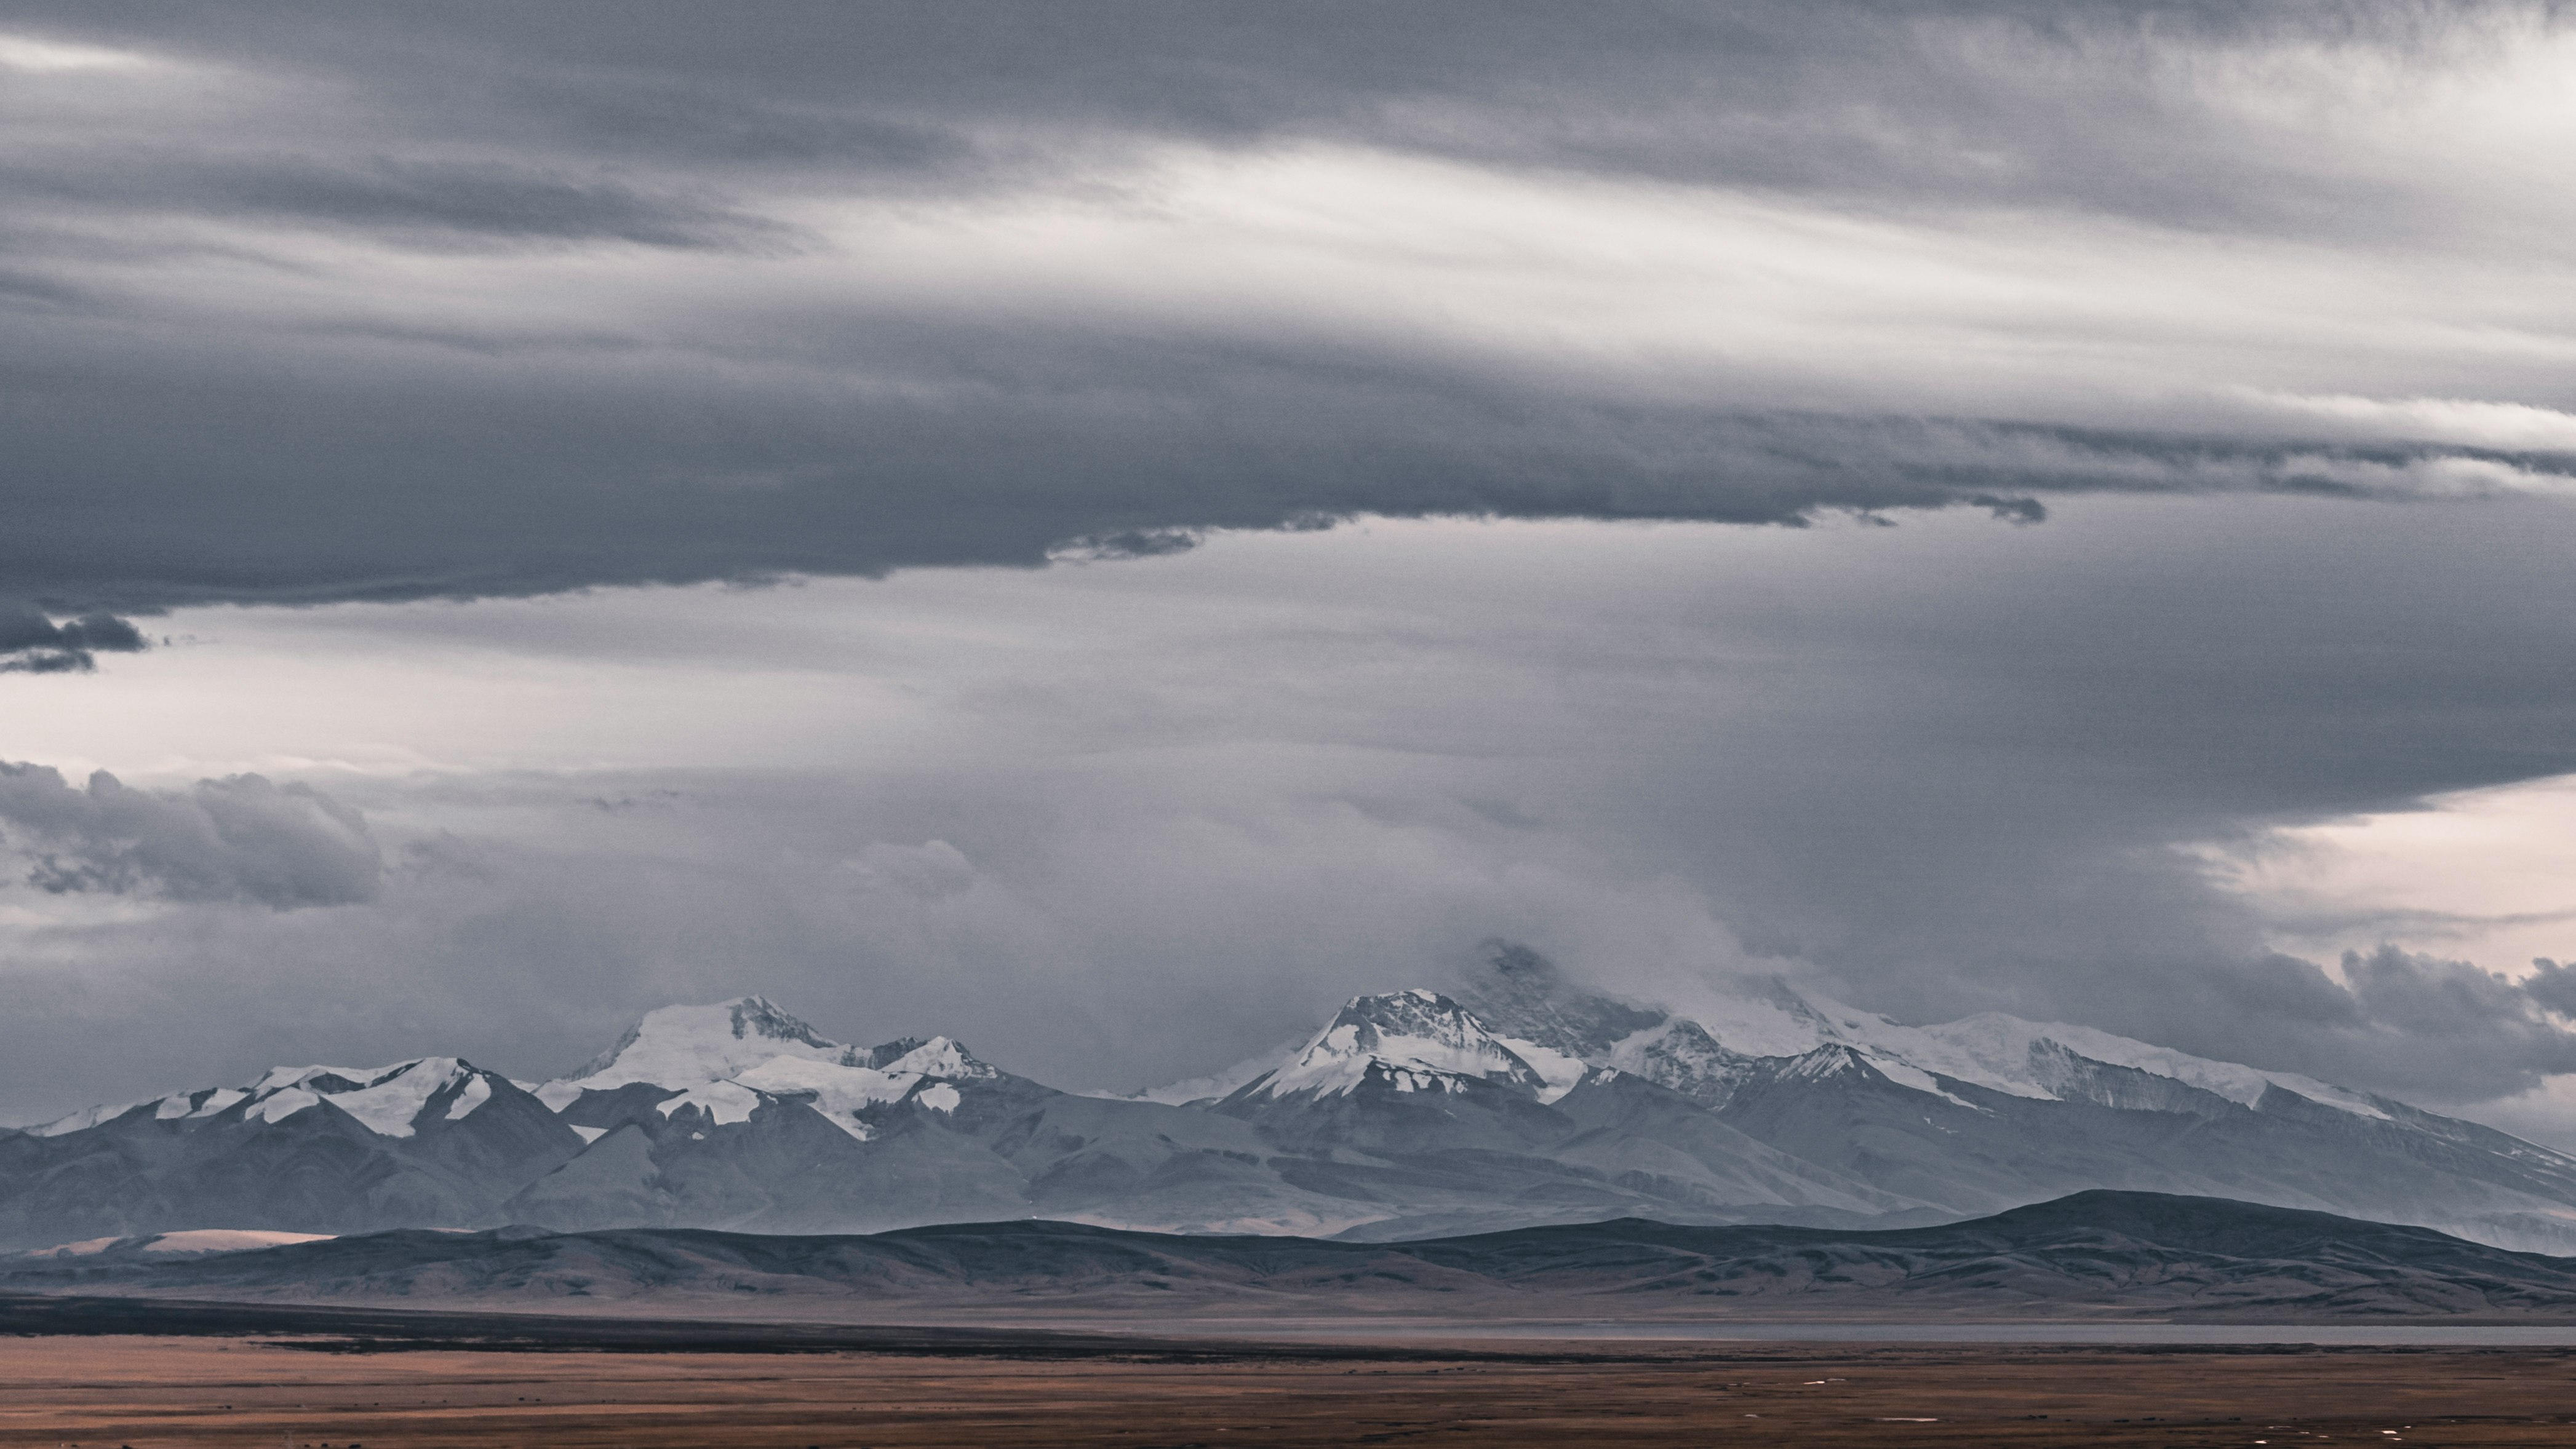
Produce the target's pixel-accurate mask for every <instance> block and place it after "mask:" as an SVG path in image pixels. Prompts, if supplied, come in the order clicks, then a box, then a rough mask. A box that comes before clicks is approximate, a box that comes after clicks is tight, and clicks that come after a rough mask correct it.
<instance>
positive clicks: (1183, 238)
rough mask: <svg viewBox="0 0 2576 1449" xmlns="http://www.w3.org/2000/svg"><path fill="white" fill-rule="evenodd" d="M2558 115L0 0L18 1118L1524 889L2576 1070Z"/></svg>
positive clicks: (2425, 65)
mask: <svg viewBox="0 0 2576 1449" xmlns="http://www.w3.org/2000/svg"><path fill="white" fill-rule="evenodd" d="M2570 155H2576V16H2571V15H2569V14H2566V13H2564V12H2561V11H2560V10H2558V9H2557V8H2555V7H2550V6H2538V5H2477V6H2471V5H2455V6H2444V5H2426V4H2417V3H2408V4H2389V5H2369V4H2355V5H2324V4H2316V5H2310V4H2278V5H2257V6H2247V5H2240V4H2223V5H2221V4H2213V5H2208V6H2205V7H2193V6H2187V5H2181V6H2166V7H2144V6H2131V5H2120V4H2093V5H2087V4H2064V3H2047V4H2040V3H2031V4H2010V3H2001V4H1995V5H1989V6H1972V5H1960V6H1947V5H1935V4H1922V5H1912V4H1892V3H1891V4H1861V3H1854V4H1847V5H1818V4H1815V3H1812V0H1804V3H1782V4H1777V5H1771V4H1764V3H1759V0H1755V3H1736V4H1725V5H1708V6H1698V5H1691V4H1684V3H1655V4H1635V5H1630V4H1623V3H1618V0H1600V3H1592V4H1586V5H1582V6H1564V5H1544V6H1540V5H1533V6H1517V5H1513V4H1510V3H1497V0H1477V3H1474V4H1463V3H1462V4H1454V5H1452V4H1441V3H1421V4H1410V5H1393V6H1391V5H1383V4H1347V5H1345V4H1324V3H1318V4H1296V3H1289V4H1281V3H1276V0H1272V3H1263V4H1257V5H1253V4H1247V5H1229V4H1211V3H1205V0H1191V3H1173V4H1168V5H1164V4H1127V3H1099V4H1072V5H1068V4H1063V3H1032V4H1027V5H1013V4H1006V3H989V4H981V5H974V6H962V7H961V6H957V5H951V4H922V5H893V4H880V5H871V4H857V5H853V4H842V3H834V4H813V5H799V4H750V5H744V6H723V7H717V6H706V5H696V4H692V5H668V6H664V5H649V4H637V3H619V4H614V5H607V4H601V5H582V4H571V3H567V4H556V5H548V6H543V7H527V6H521V5H506V4H497V3H496V4H491V5H471V4H423V3H407V4H400V5H393V4H388V5H365V4H331V5H321V4H313V5H273V4H264V3H259V0H244V3H240V4H234V5H228V6H224V7H221V8H219V9H209V8H203V7H199V8H187V7H177V6H166V5H126V4H118V3H113V0H84V3H79V4H64V5H59V6H56V5H48V4H43V3H22V4H16V5H12V6H10V7H8V9H7V12H6V16H5V18H0V440H5V444H6V446H5V450H4V451H0V508H5V513H0V524H5V526H0V761H5V762H9V763H6V764H0V855H5V857H6V858H5V859H0V992H5V993H6V995H7V997H8V999H9V1001H10V1003H11V1005H10V1009H9V1010H7V1011H6V1012H0V1120H29V1119H37V1118H42V1117H45V1116H49V1115H52V1114H55V1113H58V1112H60V1111H64V1110H68V1109H70V1108H73V1107H76V1106H80V1105H83V1104H85V1103H88V1102H91V1101H95V1100H100V1099H115V1098H127V1097H136V1096H142V1095H145V1094H148V1093H151V1092H155V1091H160V1090H166V1089H170V1088H174V1087H181V1086H194V1085H207V1084H212V1083H214V1082H218V1081H226V1080H232V1079H236V1078H242V1077H246V1076H248V1075H249V1074H251V1073H253V1072H255V1071H256V1070H258V1069H260V1068H262V1067H264V1066H266V1065H268V1064H270V1063H272V1062H280V1061H296V1062H305V1061H312V1060H331V1059H337V1060H343V1061H349V1062H359V1061H374V1060H390V1059H395V1058H399V1057H401V1056H405V1055H414V1054H419V1053H422V1052H427V1051H440V1052H461V1053H463V1054H465V1055H467V1056H469V1057H472V1058H474V1059H475V1060H476V1061H478V1062H480V1063H482V1064H485V1065H489V1066H494V1067H498V1068H502V1069H505V1070H508V1071H511V1072H513V1073H516V1074H518V1075H521V1076H541V1075H550V1074H552V1073H555V1072H558V1071H561V1070H563V1069H566V1068H568V1067H570V1066H572V1065H574V1064H576V1063H577V1062H579V1061H580V1060H582V1059H584V1058H586V1057H587V1056H589V1055H590V1054H592V1053H593V1052H595V1051H596V1050H598V1049H599V1048H600V1047H601V1046H603V1045H605V1044H606V1041H607V1040H608V1039H610V1038H612V1037H613V1036H614V1034H615V1032H616V1031H617V1030H618V1029H619V1027H620V1026H621V1025H622V1024H623V1023H624V1022H625V1021H626V1020H628V1019H630V1018H631V1017H632V1016H633V1015H634V1014H635V1013H637V1012H639V1011H641V1010H644V1009H647V1008H650V1007H652V1006H656V1005H660V1004H664V1003H666V1002H669V1001H674V1000H686V999H697V1000H705V999H716V998H720V997H725V996H731V995H736V994H741V993H744V992H750V991H761V992H766V993H767V994H769V995H771V996H773V997H775V998H776V999H778V1000H779V1001H780V1002H781V1004H783V1005H785V1006H787V1007H788V1008H789V1009H791V1010H794V1011H797V1012H799V1013H800V1014H803V1015H806V1016H808V1017H810V1018H811V1019H813V1020H814V1021H815V1022H816V1024H817V1025H818V1026H820V1027H822V1028H823V1029H824V1030H825V1031H827V1032H830V1033H832V1034H834V1035H836V1036H840V1037H844V1038H851V1039H860V1040H868V1041H874V1040H879V1039H883V1038H887V1037H892V1036H895V1035H898V1034H904V1033H917V1032H928V1031H947V1032H951V1033H953V1034H956V1035H958V1036H960V1037H962V1038H964V1039H965V1040H966V1041H967V1042H968V1044H969V1045H970V1046H972V1047H973V1048H975V1049H976V1050H977V1051H979V1052H980V1053H982V1054H984V1055H986V1056H987V1057H989V1058H992V1059H994V1060H996V1061H998V1062H1000V1063H1001V1064H1003V1065H1005V1066H1007V1067H1010V1068H1012V1069H1014V1070H1017V1071H1021V1072H1024V1073H1026V1074H1028V1075H1032V1076H1036V1077H1038V1078H1040V1079H1041V1080H1046V1081H1049V1082H1052V1083H1055V1084H1057V1085H1060V1086H1066V1087H1072V1088H1098V1087H1109V1088H1122V1089H1123V1088H1132V1087H1136V1086H1139V1085H1143V1084H1145V1083H1147V1082H1149V1081H1154V1080H1158V1079H1165V1078H1171V1077H1178V1076H1187V1075H1194V1074H1197V1073H1200V1072H1204V1071H1207V1070H1210V1069H1213V1068H1216V1067H1219V1066H1222V1065H1224V1064H1225V1063H1226V1062H1227V1061H1229V1060H1231V1059H1233V1058H1235V1057H1238V1056H1241V1055H1243V1054H1245V1053H1247V1052H1250V1051H1252V1050H1255V1049H1258V1048H1261V1047H1265V1046H1268V1045H1270V1044H1272V1043H1273V1042H1275V1041H1277V1040H1279V1039H1281V1038H1283V1037H1285V1036H1288V1035H1290V1034H1292V1033H1294V1032H1295V1031H1297V1030H1298V1029H1300V1028H1301V1027H1304V1026H1306V1025H1308V1024H1310V1023H1311V1022H1313V1021H1314V1020H1316V1019H1317V1018H1318V1017H1320V1016H1321V1015H1323V1014H1325V1013H1327V1012H1329V1010H1330V1009H1331V1007H1332V1006H1333V1004H1334V1003H1335V1001H1336V1000H1337V999H1338V998H1339V997H1341V996H1343V995H1347V994H1349V993H1351V992H1354V991H1361V990H1375V989H1389V988H1393V987H1397V986H1402V985H1407V984H1412V983H1414V982H1417V981H1422V980H1432V979H1436V978H1437V977H1438V976H1439V975H1440V974H1441V973H1443V972H1445V971H1447V970H1448V969H1450V968H1451V967H1452V966H1453V965H1454V964H1455V963H1456V962H1457V961H1459V960H1460V959H1462V958H1464V956H1465V955H1466V954H1467V953H1468V952H1470V951H1471V950H1472V949H1473V948H1474V947H1475V945H1476V943H1477V942H1478V941H1480V940H1482V939H1484V938H1487V937H1493V936H1503V937H1510V938H1513V939H1518V940H1524V941H1527V942H1529V943H1530V944H1532V945H1534V946H1536V947H1538V948H1539V949H1541V950H1544V951H1547V952H1549V953H1550V954H1552V955H1554V956H1556V957H1557V958H1559V959H1560V960H1561V961H1563V962H1564V963H1565V964H1566V965H1567V966H1568V967H1569V968H1571V969H1573V970H1575V971H1576V972H1578V973H1579V974H1582V975H1586V976H1589V977H1591V978H1592V979H1594V980H1597V981H1600V982H1603V983H1605V984H1607V985H1609V986H1612V987H1614V988H1617V989H1620V990H1624V991H1628V992H1631V993H1635V994H1639V995H1643V996H1650V997H1654V998H1657V999H1662V1000H1668V1001H1681V1002H1686V1001H1687V1000H1688V999H1690V998H1691V997H1692V995H1693V994H1694V993H1697V992H1701V991H1705V990H1707V989H1710V985H1711V983H1717V982H1723V981H1726V980H1729V979H1733V978H1735V977H1739V976H1743V975H1746V974H1752V975H1766V974H1780V975H1784V976H1786V977H1788V978H1789V979H1791V980H1793V981H1795V982H1797V983H1799V984H1800V985H1802V986H1804V987H1806V988H1808V989H1812V990H1817V991H1821V992H1824V993H1827V994H1830V995H1834V996H1836V997H1839V998H1841V999H1844V1000H1846V1001H1849V1002H1851V1003H1852V1004H1854V1005H1858V1006H1861V1007H1865V1008H1869V1009H1873V1010H1880V1011H1886V1012H1889V1013H1892V1014H1895V1015H1897V1016H1899V1017H1902V1018H1905V1019H1908V1020H1934V1019H1946V1018H1948V1017H1953V1016H1957V1015H1960V1014H1964V1013H1967V1012H1972V1011H1980V1010H2008V1011H2012V1012H2015V1013H2017V1014H2020V1015H2024V1016H2029V1017H2035V1018H2041V1019H2055V1020H2069V1021H2076V1022H2081V1023H2085V1024H2088V1025H2093V1026H2098V1027H2103V1028H2107V1029H2110V1030H2114V1031H2120V1032H2125V1033H2128V1034H2131V1035H2137V1036H2143V1037H2147V1038H2150V1039H2152V1040H2156V1041H2159V1042H2164V1043H2168V1044H2171V1045H2175V1046H2179V1047H2183V1048H2186V1049H2189V1050H2193V1051H2198V1052H2203V1053H2206V1054H2210V1055H2216V1056H2222V1057H2227V1058H2230V1059H2235V1060H2244V1061H2250V1062H2255V1063H2257V1064H2260V1065H2264V1066H2271V1067H2281V1068H2289V1069H2295V1070H2301V1071H2307V1072H2311V1073H2315V1074H2317V1075H2320V1076H2324V1077H2328V1078H2330V1079H2333V1080H2337V1081H2341V1082H2345V1083H2349V1084H2351V1085H2354V1086H2359V1087H2365V1088H2370V1089H2375V1090H2381V1091H2387V1092H2390V1093H2393V1094H2396V1095H2399V1096H2403V1097H2406V1098H2408V1099H2410V1100H2415V1101H2419V1102H2423V1103H2425V1104H2427V1105H2431V1106H2436V1107H2440V1108H2445V1109H2449V1110H2456V1111H2463V1112H2467V1113H2469V1114H2471V1115H2476V1116H2479V1117H2481V1118H2483V1119H2485V1120H2491V1121H2496V1122H2498V1123H2500V1124H2503V1125H2507V1126H2509V1127H2511V1128H2513V1129H2514V1130H2518V1131H2523V1132H2526V1133H2529V1134H2532V1135H2535V1136H2539V1137H2542V1138H2544V1139H2547V1140H2550V1141H2553V1142H2560V1143H2569V1142H2576V1076H2570V1075H2569V1074H2571V1073H2576V1032H2571V1030H2570V1017H2569V1015H2568V1014H2567V1013H2568V1012H2570V1011H2576V974H2570V973H2569V972H2568V971H2567V970H2566V969H2564V968H2561V967H2559V966H2557V965H2556V964H2554V963H2556V962H2559V961H2569V962H2576V890H2571V889H2570V888H2569V887H2568V886H2567V885H2566V882H2568V881H2569V880H2571V879H2576V844H2571V842H2576V571H2571V570H2570V568H2569V567H2568V561H2569V559H2570V558H2571V557H2576V187H2570V186H2569V185H2568V184H2567V162H2566V158H2567V157H2568V156H2570ZM97 772H106V773H105V774H103V775H102V774H100V773H97ZM2544 959H2545V961H2546V962H2547V963H2550V964H2536V962H2537V961H2541V960H2544Z"/></svg>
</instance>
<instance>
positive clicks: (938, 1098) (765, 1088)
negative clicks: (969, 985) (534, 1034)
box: [537, 996, 1001, 1141]
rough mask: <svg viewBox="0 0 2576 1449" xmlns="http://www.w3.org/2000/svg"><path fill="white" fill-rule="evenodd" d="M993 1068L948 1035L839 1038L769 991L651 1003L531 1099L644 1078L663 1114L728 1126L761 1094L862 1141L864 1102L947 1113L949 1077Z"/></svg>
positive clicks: (952, 1091) (952, 1090)
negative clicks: (860, 1041) (866, 1040)
mask: <svg viewBox="0 0 2576 1449" xmlns="http://www.w3.org/2000/svg"><path fill="white" fill-rule="evenodd" d="M1000 1075H1001V1073H1000V1072H999V1071H997V1070H995V1069H994V1068H993V1067H991V1066H988V1065H986V1064H985V1063H983V1062H981V1061H979V1060H977V1059H976V1057H975V1055H974V1054H973V1053H971V1052H969V1051H967V1050H966V1048H965V1047H964V1046H963V1045H961V1044H959V1043H958V1042H957V1041H956V1040H955V1039H954V1038H951V1037H945V1036H934V1037H904V1038H902V1039H900V1040H897V1041H890V1042H886V1043H884V1044H883V1045H881V1046H875V1047H853V1046H845V1045H843V1044H841V1043H840V1042H836V1041H832V1040H830V1039H829V1038H827V1037H825V1036H823V1035H822V1034H821V1033H819V1032H817V1031H815V1030H814V1028H812V1027H811V1026H808V1025H806V1024H805V1023H804V1022H802V1021H799V1020H798V1019H797V1018H795V1017H793V1016H790V1015H789V1014H787V1013H786V1012H785V1011H782V1010H780V1009H779V1008H778V1006H777V1005H776V1004H775V1003H773V1002H771V1001H770V1000H769V999H768V998H767V997H763V996H744V997H738V998H736V999H734V1000H732V1001H720V1002H716V1003H714V1004H712V1005H707V1006H666V1007H663V1008H662V1009H660V1010H658V1011H654V1012H649V1013H647V1014H646V1015H645V1017H644V1019H643V1020H642V1021H640V1022H637V1023H636V1024H635V1025H634V1027H632V1028H631V1029H629V1030H628V1031H627V1033H626V1035H625V1037H624V1038H622V1039H621V1040H620V1041H619V1042H618V1044H617V1046H616V1047H615V1048H613V1049H612V1050H610V1051H609V1052H608V1053H607V1054H606V1055H605V1056H602V1057H600V1058H599V1059H597V1060H596V1061H594V1062H592V1063H591V1064H590V1066H589V1067H588V1068H586V1069H585V1070H584V1072H583V1073H582V1075H580V1076H577V1077H569V1078H564V1079H561V1080H558V1081H552V1082H548V1083H546V1084H545V1085H543V1086H541V1087H539V1088H538V1089H537V1099H538V1100H539V1101H541V1102H543V1103H545V1104H546V1106H547V1107H549V1108H551V1109H553V1110H554V1111H556V1112H558V1113H561V1112H563V1111H565V1110H566V1109H568V1108H570V1107H571V1106H572V1105H573V1104H574V1103H575V1102H578V1101H580V1100H581V1098H582V1094H583V1093H585V1092H590V1091H600V1092H608V1091H614V1090H615V1089H617V1088H619V1087H624V1086H630V1085H633V1084H637V1083H642V1084H645V1085H648V1086H653V1087H659V1088H662V1089H663V1090H665V1091H667V1092H669V1093H670V1095H669V1096H668V1097H666V1098H665V1099H663V1101H662V1102H661V1103H660V1104H659V1105H658V1106H657V1107H656V1108H655V1110H656V1111H658V1112H660V1113H661V1115H662V1116H664V1117H666V1118H668V1117H673V1116H676V1115H678V1114H680V1113H683V1112H688V1111H692V1110H694V1111H696V1112H698V1113H700V1114H702V1115H703V1116H704V1118H705V1119H706V1121H707V1123H708V1124H709V1125H713V1126H730V1125H733V1124H735V1123H739V1122H745V1121H748V1120H750V1118H751V1115H752V1113H753V1112H755V1111H756V1110H758V1109H759V1107H760V1105H761V1104H762V1103H763V1102H764V1101H778V1102H787V1103H794V1104H801V1105H803V1106H806V1107H809V1108H811V1109H813V1110H814V1111H815V1112H818V1113H820V1114H821V1115H822V1116H823V1117H824V1118H825V1119H826V1120H827V1121H829V1122H830V1123H831V1124H832V1125H833V1126H835V1127H838V1128H840V1129H841V1130H842V1131H844V1132H847V1133H849V1134H850V1135H851V1136H853V1137H856V1138H858V1139H860V1140H861V1141H865V1140H867V1139H868V1138H869V1137H870V1136H871V1135H872V1133H873V1128H872V1127H871V1126H870V1125H869V1122H868V1120H867V1119H868V1113H869V1112H870V1110H871V1109H875V1108H881V1107H885V1106H887V1105H889V1104H893V1103H899V1102H907V1101H909V1102H914V1103H917V1104H919V1105H921V1106H923V1107H925V1108H927V1109H928V1110H931V1111H936V1112H952V1111H954V1110H956V1107H957V1104H958V1103H959V1102H960V1101H961V1100H962V1098H960V1096H959V1095H958V1091H957V1088H956V1087H955V1086H954V1085H951V1084H953V1083H957V1082H975V1081H985V1080H990V1079H993V1078H997V1077H999V1076H1000Z"/></svg>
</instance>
